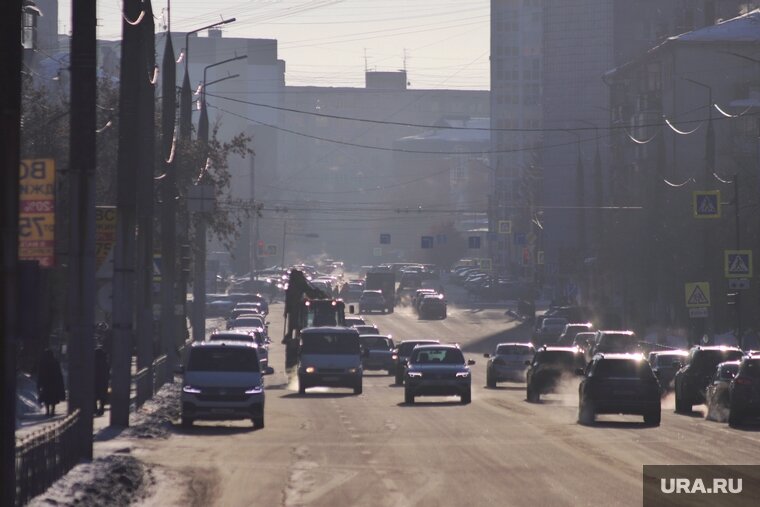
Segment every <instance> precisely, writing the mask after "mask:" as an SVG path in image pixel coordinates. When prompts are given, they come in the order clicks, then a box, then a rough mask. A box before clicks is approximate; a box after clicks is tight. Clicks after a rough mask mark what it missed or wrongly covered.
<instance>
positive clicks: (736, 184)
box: [734, 173, 744, 350]
mask: <svg viewBox="0 0 760 507" xmlns="http://www.w3.org/2000/svg"><path fill="white" fill-rule="evenodd" d="M734 222H735V226H736V249H737V250H741V245H742V242H741V229H740V226H739V173H736V174H734ZM741 295H742V291H741V289H737V291H736V340H737V342H738V344H739V348H741V349H742V350H744V347H743V345H744V343H743V341H744V340H743V337H742V298H741Z"/></svg>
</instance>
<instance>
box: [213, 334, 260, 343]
mask: <svg viewBox="0 0 760 507" xmlns="http://www.w3.org/2000/svg"><path fill="white" fill-rule="evenodd" d="M208 339H209V341H212V342H221V341H236V342H254V341H255V339H254V337H253V335H250V334H242V333H240V334H231V333H219V334H212V335H211V336H209V338H208Z"/></svg>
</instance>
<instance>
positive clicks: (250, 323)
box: [232, 317, 264, 327]
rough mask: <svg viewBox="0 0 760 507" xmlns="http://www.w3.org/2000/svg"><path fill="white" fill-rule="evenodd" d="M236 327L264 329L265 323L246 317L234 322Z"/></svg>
mask: <svg viewBox="0 0 760 507" xmlns="http://www.w3.org/2000/svg"><path fill="white" fill-rule="evenodd" d="M232 325H233V326H234V327H264V321H263V320H261V319H259V318H256V317H244V318H242V319H235V320H234V321H233V322H232Z"/></svg>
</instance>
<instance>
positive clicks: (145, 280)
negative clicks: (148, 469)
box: [135, 0, 156, 405]
mask: <svg viewBox="0 0 760 507" xmlns="http://www.w3.org/2000/svg"><path fill="white" fill-rule="evenodd" d="M143 10H144V12H145V16H144V17H143V20H142V21H141V22H140V24H139V29H140V32H141V33H140V62H139V65H138V66H139V69H140V70H139V72H138V75H137V85H138V87H139V92H138V93H139V95H140V99H139V104H138V112H137V116H138V120H137V121H138V123H139V125H140V127H139V129H138V132H139V135H140V141H139V146H140V148H139V149H138V150H137V152H138V158H139V162H138V164H137V166H135V179H136V180H137V181H136V185H137V196H136V204H137V209H136V212H137V272H136V274H137V276H136V287H135V290H136V294H137V297H136V298H135V306H136V308H135V310H136V319H135V321H136V328H135V330H136V335H137V336H136V338H137V369H138V371H141V370H143V369H147V375H146V376H145V377H143V379H144V380H143V381H141V382H139V383H138V384H137V404H138V405H141V404H142V403H143V402H144V401H145V400H147V399H149V398H150V397H151V396H153V335H154V332H153V229H154V222H153V208H154V206H153V167H154V163H155V162H154V157H155V113H156V111H155V87H154V85H155V83H154V81H153V79H154V78H155V65H156V53H155V50H156V49H155V46H156V44H155V35H154V32H155V24H154V22H153V8H152V5H151V2H150V0H145V2H144V3H143Z"/></svg>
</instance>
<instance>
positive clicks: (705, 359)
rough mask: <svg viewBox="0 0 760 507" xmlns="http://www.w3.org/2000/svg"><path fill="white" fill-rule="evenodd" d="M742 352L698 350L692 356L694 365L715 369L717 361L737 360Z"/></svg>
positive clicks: (699, 367)
mask: <svg viewBox="0 0 760 507" xmlns="http://www.w3.org/2000/svg"><path fill="white" fill-rule="evenodd" d="M743 355H744V353H743V352H742V351H741V350H700V351H699V353H697V354H696V355H695V356H694V367H695V368H698V369H700V370H701V369H706V370H710V371H711V372H712V371H715V368H716V367H717V366H718V364H719V363H724V362H726V361H737V360H739V359H741V358H742V356H743Z"/></svg>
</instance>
